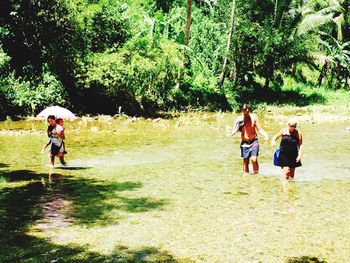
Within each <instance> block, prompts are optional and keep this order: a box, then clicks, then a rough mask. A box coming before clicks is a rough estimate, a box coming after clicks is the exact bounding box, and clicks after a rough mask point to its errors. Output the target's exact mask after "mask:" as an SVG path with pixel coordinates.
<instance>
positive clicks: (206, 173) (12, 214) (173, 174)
mask: <svg viewBox="0 0 350 263" xmlns="http://www.w3.org/2000/svg"><path fill="white" fill-rule="evenodd" d="M236 116H237V115H236V114H228V113H210V114H209V113H196V114H187V115H183V116H180V117H178V118H175V119H170V120H164V119H156V120H150V119H136V118H134V119H131V118H122V117H120V118H111V117H108V116H100V117H98V118H87V117H83V118H79V119H78V120H77V121H75V122H66V123H65V129H66V137H67V138H66V149H67V152H68V154H67V155H66V161H67V162H68V167H61V166H60V165H58V164H57V165H56V168H54V169H52V168H49V167H48V162H49V161H48V156H47V152H46V153H43V154H42V153H40V150H41V148H42V146H43V145H44V144H45V143H46V141H47V138H46V135H45V130H46V124H45V122H41V121H35V120H26V121H20V122H11V121H5V122H1V123H0V145H1V152H0V201H1V211H0V223H1V225H0V227H1V228H0V234H1V236H2V237H1V238H0V239H2V240H0V241H1V242H0V243H2V244H5V243H6V244H7V245H0V247H1V246H3V247H2V249H1V251H2V252H1V254H2V255H1V257H0V261H1V259H2V260H3V261H8V262H15V261H21V260H22V259H23V258H27V259H28V258H29V259H31V260H32V261H28V262H49V261H50V260H58V262H60V260H61V261H62V262H69V261H70V262H73V261H74V260H75V259H76V258H79V255H80V256H81V258H82V259H85V260H86V261H89V262H134V261H138V262H311V261H312V260H313V262H347V261H349V259H350V227H349V220H350V202H349V201H350V162H349V159H350V146H349V144H348V141H349V138H350V131H349V126H350V122H349V120H342V121H334V120H321V119H317V118H313V117H312V116H305V115H300V116H297V118H298V129H299V130H300V131H301V132H302V134H303V139H304V154H303V159H302V163H303V166H302V167H300V168H297V169H296V177H295V180H294V181H292V182H285V181H284V180H283V178H282V174H281V170H280V169H279V168H277V167H274V166H273V165H272V155H273V152H274V148H272V147H271V146H270V145H269V144H268V143H265V142H264V141H263V140H262V139H261V140H260V143H261V147H260V157H259V163H260V175H259V176H256V175H246V176H244V175H243V173H242V160H241V158H240V149H239V144H240V138H239V137H240V136H239V134H237V135H235V136H234V137H231V136H230V131H229V126H232V124H233V120H234V118H235V117H236ZM288 118H289V116H287V115H285V116H276V115H273V114H272V113H270V114H266V115H265V116H264V115H261V116H260V119H261V123H262V126H263V128H264V129H265V130H266V131H267V132H268V134H269V137H270V138H271V137H272V136H273V135H274V134H275V133H277V132H278V131H279V130H280V129H281V128H283V127H285V126H286V121H287V119H288ZM56 162H58V161H57V160H56ZM24 237H25V238H26V239H25V240H27V241H26V242H24V243H22V242H18V240H17V239H18V238H24ZM21 240H22V239H21ZM33 247H35V248H36V249H34V248H33ZM72 247H74V249H72ZM53 248H54V249H53ZM48 250H50V251H51V252H47V251H48ZM43 251H46V252H43ZM45 253H46V254H45ZM93 259H96V261H93ZM113 260H114V261H113ZM118 260H120V261H118Z"/></svg>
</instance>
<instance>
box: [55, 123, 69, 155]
mask: <svg viewBox="0 0 350 263" xmlns="http://www.w3.org/2000/svg"><path fill="white" fill-rule="evenodd" d="M56 123H57V124H58V125H60V126H62V128H63V130H64V126H63V125H64V123H63V119H62V118H58V119H56ZM63 153H64V154H67V151H66V144H65V143H64V141H63Z"/></svg>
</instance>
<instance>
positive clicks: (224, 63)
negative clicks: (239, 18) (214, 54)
mask: <svg viewBox="0 0 350 263" xmlns="http://www.w3.org/2000/svg"><path fill="white" fill-rule="evenodd" d="M235 12H236V0H232V6H231V18H230V27H229V33H228V37H227V45H226V50H225V56H224V62H223V64H222V73H221V76H220V87H222V85H223V84H224V81H225V72H226V65H227V57H228V54H229V51H230V48H231V40H232V33H233V31H234V28H235Z"/></svg>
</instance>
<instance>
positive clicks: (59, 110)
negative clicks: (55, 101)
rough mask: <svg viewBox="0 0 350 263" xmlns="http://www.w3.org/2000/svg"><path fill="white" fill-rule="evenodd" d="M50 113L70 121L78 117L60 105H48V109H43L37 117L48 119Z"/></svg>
mask: <svg viewBox="0 0 350 263" xmlns="http://www.w3.org/2000/svg"><path fill="white" fill-rule="evenodd" d="M49 115H54V116H55V117H56V118H62V119H66V120H70V121H73V120H75V119H76V118H77V117H76V116H75V115H74V113H73V112H71V111H70V110H67V109H66V108H63V107H60V106H50V107H47V108H46V109H44V110H42V111H41V112H40V113H39V114H38V115H37V116H36V117H37V118H39V119H47V117H48V116H49Z"/></svg>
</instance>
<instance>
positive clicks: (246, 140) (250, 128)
mask: <svg viewBox="0 0 350 263" xmlns="http://www.w3.org/2000/svg"><path fill="white" fill-rule="evenodd" d="M237 126H240V127H239V130H240V131H241V138H242V142H241V157H242V158H243V172H244V173H245V174H248V173H249V160H251V161H252V166H253V171H254V174H258V173H259V164H258V156H259V141H258V134H257V132H256V131H259V133H260V134H261V135H263V136H264V139H265V141H267V140H268V135H267V133H266V132H265V131H264V129H263V128H262V127H261V124H260V122H259V120H258V117H257V116H256V115H254V114H250V105H249V104H244V105H243V107H242V116H240V117H238V118H237V119H236V121H235V125H234V130H233V131H232V135H234V134H235V133H236V132H237ZM235 127H236V128H235Z"/></svg>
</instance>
